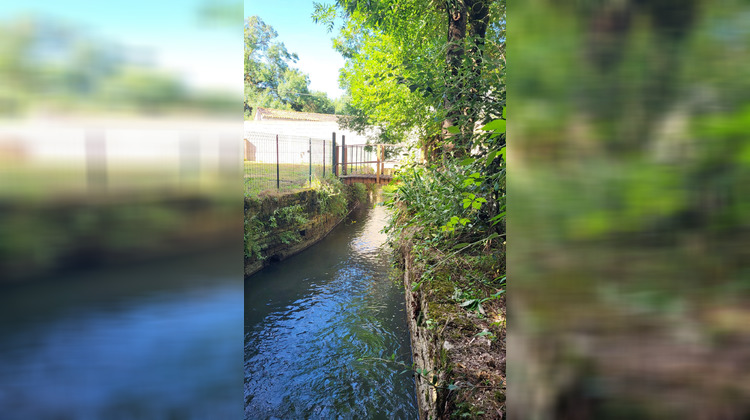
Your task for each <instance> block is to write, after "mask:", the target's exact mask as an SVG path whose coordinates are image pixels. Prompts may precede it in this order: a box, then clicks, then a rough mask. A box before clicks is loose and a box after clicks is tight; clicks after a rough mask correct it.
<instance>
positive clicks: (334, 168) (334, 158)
mask: <svg viewBox="0 0 750 420" xmlns="http://www.w3.org/2000/svg"><path fill="white" fill-rule="evenodd" d="M331 172H333V175H334V176H336V177H338V176H339V156H338V154H336V132H335V131H334V132H333V133H331Z"/></svg>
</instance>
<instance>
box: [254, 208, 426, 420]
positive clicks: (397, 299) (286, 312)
mask: <svg viewBox="0 0 750 420" xmlns="http://www.w3.org/2000/svg"><path fill="white" fill-rule="evenodd" d="M386 217H387V216H386V212H385V209H384V208H383V207H382V206H377V207H375V208H374V209H365V210H364V211H361V212H359V213H358V214H356V215H353V216H352V217H351V218H350V219H349V220H345V221H344V222H343V223H342V225H340V226H338V227H337V228H336V229H335V230H334V231H333V232H331V234H330V235H329V236H328V237H327V238H325V239H324V240H323V241H321V242H320V243H319V244H317V245H315V246H314V247H312V248H310V249H308V250H306V251H304V252H303V253H301V254H299V255H296V256H294V257H291V258H289V259H288V260H285V261H283V262H281V263H278V264H275V265H272V266H270V267H268V268H266V269H264V270H263V271H261V272H259V273H257V274H256V275H254V276H253V277H251V278H250V279H248V280H246V281H245V418H246V419H269V418H271V419H275V418H280V419H288V418H325V419H332V418H353V419H377V418H397V419H411V418H417V416H418V415H417V408H416V398H415V393H414V382H413V379H412V378H411V376H410V375H409V374H407V373H402V370H403V366H400V365H397V364H394V363H391V362H389V361H386V360H372V359H367V358H368V357H369V358H380V359H390V358H391V356H392V355H393V354H395V356H396V360H401V361H403V360H406V361H409V362H410V361H411V348H410V344H409V335H408V329H407V325H406V314H405V309H404V306H405V305H404V298H403V290H402V288H400V287H399V286H398V285H397V284H395V283H394V282H393V281H392V280H391V279H390V278H389V271H390V265H389V259H388V255H387V250H386V248H385V247H384V246H383V245H384V242H385V239H386V238H385V235H384V234H382V233H380V229H382V227H383V226H384V224H385V221H386ZM363 357H364V358H365V359H364V360H358V359H359V358H363Z"/></svg>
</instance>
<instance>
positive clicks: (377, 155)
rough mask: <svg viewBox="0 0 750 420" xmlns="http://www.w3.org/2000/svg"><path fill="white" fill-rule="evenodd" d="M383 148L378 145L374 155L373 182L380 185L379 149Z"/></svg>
mask: <svg viewBox="0 0 750 420" xmlns="http://www.w3.org/2000/svg"><path fill="white" fill-rule="evenodd" d="M381 147H383V146H381V145H378V148H377V149H376V152H375V153H376V154H375V180H376V182H377V183H378V185H380V148H381Z"/></svg>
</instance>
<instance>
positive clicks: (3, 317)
mask: <svg viewBox="0 0 750 420" xmlns="http://www.w3.org/2000/svg"><path fill="white" fill-rule="evenodd" d="M218 251H220V252H216V253H214V254H211V255H207V254H201V255H197V256H193V257H192V258H189V259H186V258H184V257H183V258H177V259H171V260H169V261H161V262H158V263H151V264H138V265H133V266H130V267H123V268H120V269H117V270H111V269H107V270H104V269H102V270H93V271H89V272H87V273H85V274H77V275H66V276H62V275H61V276H54V277H53V278H49V279H46V280H40V281H38V282H33V283H29V284H20V285H15V286H13V285H3V287H2V289H0V419H4V420H5V419H19V420H20V419H24V420H26V419H83V420H87V419H147V420H149V419H167V418H179V419H231V418H239V417H240V416H242V405H241V400H240V395H241V393H240V391H239V390H240V384H241V378H242V374H241V367H242V349H241V347H240V346H239V343H240V338H241V332H240V331H241V330H240V328H241V325H242V310H243V305H242V287H243V286H242V282H241V281H239V276H240V275H241V271H240V270H241V268H242V267H241V264H238V263H237V261H239V259H240V258H241V257H242V254H241V253H240V252H238V248H237V247H236V246H234V247H232V248H231V249H228V250H218Z"/></svg>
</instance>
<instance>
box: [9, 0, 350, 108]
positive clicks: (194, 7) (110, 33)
mask: <svg viewBox="0 0 750 420" xmlns="http://www.w3.org/2000/svg"><path fill="white" fill-rule="evenodd" d="M238 1H239V0H181V1H180V2H179V3H178V2H172V1H158V0H107V1H101V0H66V1H50V0H17V1H0V20H2V21H6V22H7V21H8V20H9V19H12V18H15V17H18V16H19V15H21V14H28V13H31V14H35V15H39V16H43V17H45V18H46V19H51V20H53V21H58V22H66V23H72V24H76V25H80V27H81V28H83V29H85V30H86V31H87V32H89V33H90V34H92V35H93V36H94V37H97V38H99V37H101V38H104V39H105V40H107V41H111V42H116V43H122V44H125V45H128V46H131V47H137V48H139V49H147V50H151V51H153V52H154V56H155V59H156V62H157V64H158V65H160V66H161V67H164V68H167V69H169V70H171V71H172V72H174V73H177V74H180V75H182V76H183V78H184V79H185V81H186V82H188V83H190V84H191V85H193V86H196V87H202V88H214V89H223V90H231V91H234V92H242V71H243V70H242V69H243V66H242V58H243V53H242V50H243V36H242V20H240V19H239V16H238V21H237V26H236V28H233V27H228V26H225V27H217V26H208V25H206V24H205V23H202V22H201V21H200V19H199V13H198V11H199V10H200V9H201V7H202V6H204V5H205V4H207V3H208V2H214V3H216V2H221V3H231V2H238ZM243 1H244V9H245V10H244V17H248V16H252V15H258V16H260V17H261V19H263V20H264V21H265V22H266V23H268V24H269V25H271V26H273V27H274V29H276V31H277V32H278V34H279V37H278V40H279V41H281V42H283V43H284V44H285V45H286V47H287V49H288V50H289V51H290V52H294V53H297V54H298V55H299V58H300V59H299V61H298V62H297V65H296V67H298V68H299V69H300V70H302V71H303V72H305V73H307V74H308V75H309V76H310V81H311V83H310V88H311V89H312V90H322V91H324V92H326V93H327V94H328V95H329V96H330V97H332V98H336V97H339V96H340V95H341V94H343V91H342V90H340V89H339V88H338V70H339V68H341V67H343V65H344V59H343V58H342V57H341V56H340V55H339V54H338V53H337V52H335V51H334V50H333V48H332V47H331V37H332V34H330V33H328V32H327V31H326V29H325V28H324V27H323V26H322V25H317V24H315V23H313V21H312V18H311V17H310V16H311V15H312V12H313V3H312V0H264V1H258V0H243ZM177 4H179V6H177ZM236 4H238V3H236ZM243 20H244V18H243Z"/></svg>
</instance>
